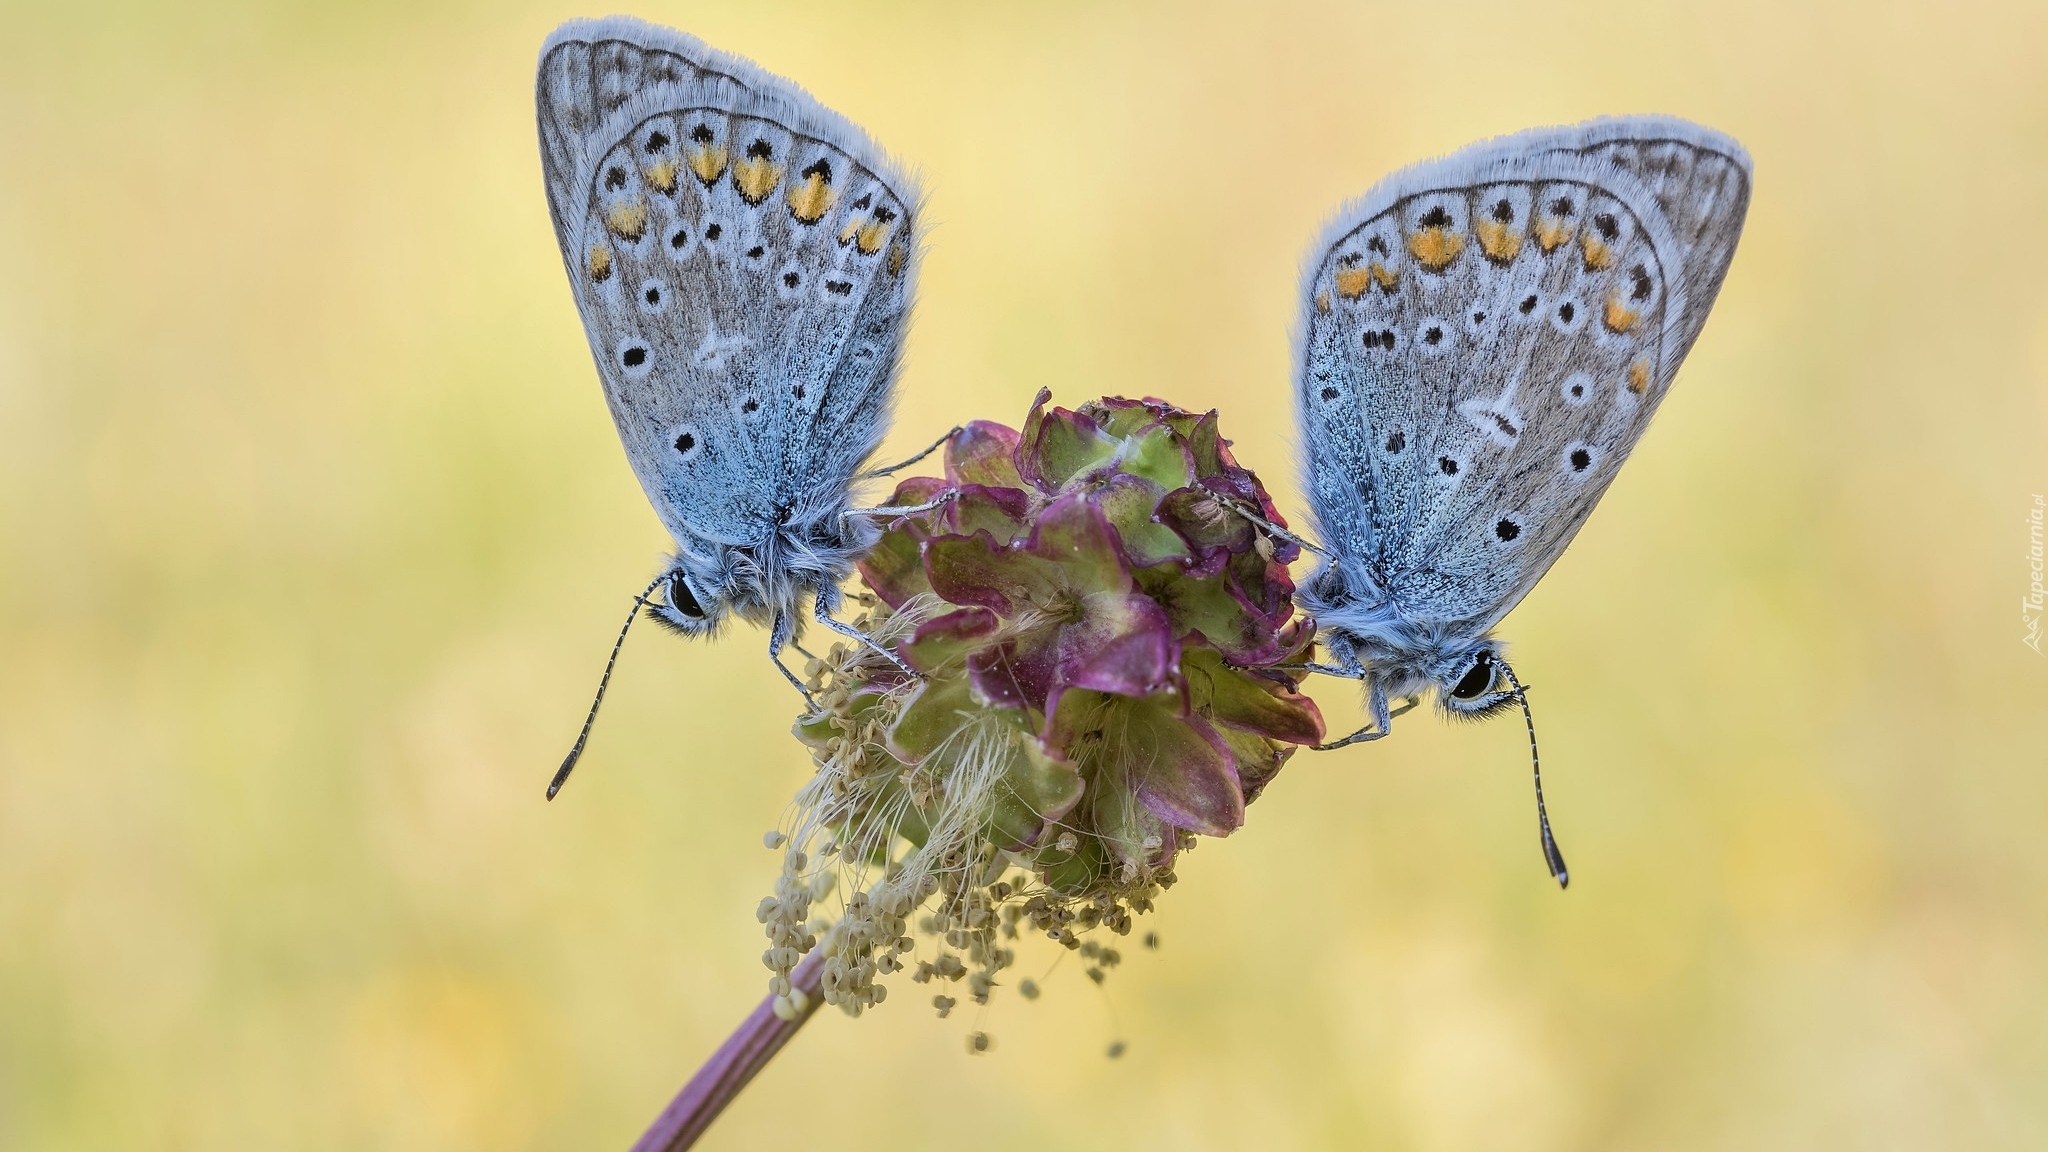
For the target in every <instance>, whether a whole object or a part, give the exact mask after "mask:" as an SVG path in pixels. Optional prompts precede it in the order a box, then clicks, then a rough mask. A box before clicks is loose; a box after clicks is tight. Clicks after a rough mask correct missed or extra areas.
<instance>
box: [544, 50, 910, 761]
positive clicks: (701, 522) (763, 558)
mask: <svg viewBox="0 0 2048 1152" xmlns="http://www.w3.org/2000/svg"><path fill="white" fill-rule="evenodd" d="M534 88H535V102H536V104H537V106H538V119H539V125H540V152H541V168H542V172H543V175H544V177H545V184H546V187H547V199H548V214H549V216H550V217H551V218H552V219H553V222H554V229H555V239H556V241H557V242H558V243H559V245H560V247H561V255H562V264H563V266H564V268H566V269H567V271H568V274H569V282H570V286H571V287H572V288H573V290H574V293H575V297H576V307H577V310H578V311H579V312H580V313H581V315H582V318H583V327H584V331H585V333H586V334H587V335H588V337H589V339H590V350H591V353H592V355H593V356H594V357H595V358H596V361H597V370H598V376H599V379H600V380H601V381H602V382H603V385H604V397H605V402H606V404H607V405H608V406H609V407H610V409H611V414H612V420H613V422H614V423H615V424H616V425H617V427H618V432H619V440H620V441H621V443H623V444H624V446H625V449H626V458H627V460H628V461H629V462H630V463H631V465H632V468H633V473H634V475H635V476H637V477H638V478H639V480H640V485H641V487H642V488H643V489H644V490H645V491H646V493H647V498H648V500H649V501H650V502H651V503H652V504H653V506H654V510H655V512H656V514H657V515H658V516H659V517H660V519H661V522H662V525H663V526H664V527H665V528H667V529H668V532H669V535H670V536H671V537H672V538H673V539H674V541H675V546H676V547H675V552H674V554H673V556H672V557H671V558H670V559H669V560H668V561H667V563H666V564H665V565H664V567H663V570H662V571H661V573H660V574H659V575H658V576H657V577H656V578H655V580H654V582H653V583H651V584H649V585H648V586H647V589H646V591H644V592H643V593H641V594H640V595H639V596H637V597H635V598H634V604H633V611H632V613H629V614H628V616H627V620H626V623H627V626H628V627H630V626H631V624H632V621H633V618H634V615H636V614H637V613H638V612H639V611H640V610H641V609H642V608H643V607H644V608H646V609H647V610H648V611H649V612H650V613H651V614H652V615H653V616H654V618H655V619H656V620H657V621H659V622H661V623H663V624H665V625H667V626H668V627H670V628H671V629H673V630H675V631H677V632H681V633H683V634H685V635H689V636H702V635H707V634H709V633H711V632H713V631H715V630H717V628H718V627H719V626H720V624H721V623H723V622H724V621H725V620H726V619H727V618H728V617H731V616H738V617H740V618H743V619H747V620H750V621H753V622H756V623H761V624H766V625H767V626H768V628H769V643H768V651H769V656H770V658H771V659H772V660H774V662H775V666H776V667H777V668H778V669H780V670H781V671H782V674H783V675H784V676H785V677H787V678H788V679H789V681H790V682H791V683H792V684H795V685H796V687H797V689H798V691H804V685H803V683H802V682H801V681H799V680H798V679H797V678H796V677H795V676H794V675H793V674H792V673H790V671H789V670H788V669H787V668H786V667H784V666H783V664H782V662H781V660H780V655H781V652H782V649H783V647H784V645H785V644H787V643H789V642H790V641H791V640H792V638H793V635H794V632H795V630H796V628H797V625H798V622H799V620H800V619H801V617H800V615H799V611H800V608H801V606H802V603H803V601H804V600H805V599H809V600H810V601H811V602H812V606H813V609H814V615H815V617H816V619H817V620H818V621H819V622H820V623H822V624H824V625H825V626H826V627H828V628H831V629H832V630H833V631H836V632H839V633H841V634H844V635H848V636H851V637H854V638H856V639H857V640H860V641H862V642H868V641H867V637H865V636H864V635H863V634H862V633H860V632H859V630H857V629H855V628H853V627H852V626H851V625H848V624H845V623H842V622H840V621H839V620H837V619H835V618H834V617H833V615H832V613H833V612H834V611H835V610H836V609H837V607H838V605H839V601H840V593H839V584H840V582H841V581H842V580H844V579H845V578H846V577H847V576H848V575H849V574H850V573H851V571H852V569H853V565H854V562H855V561H856V560H857V559H858V558H859V557H860V556H861V554H862V553H864V552H865V551H867V549H868V548H870V547H871V546H872V545H873V544H874V542H875V540H876V538H877V537H878V535H879V530H878V528H877V527H876V526H875V524H874V522H873V521H874V517H875V516H877V515H883V514H887V515H902V514H906V513H909V512H913V511H919V509H906V508H890V509H886V510H883V509H856V508H853V507H852V502H853V490H854V487H855V485H856V484H857V483H858V482H859V481H861V480H863V479H867V478H870V477H873V476H880V475H885V474H887V473H889V472H893V471H895V470H896V469H897V468H901V467H905V466H907V465H908V464H910V463H914V462H915V460H916V459H919V458H921V456H922V454H920V457H913V458H912V459H911V460H908V461H905V462H904V463H903V464H899V465H896V466H895V467H893V468H885V469H877V470H872V471H863V468H864V466H865V464H866V462H867V460H868V457H869V456H870V455H871V454H872V453H873V452H874V451H875V448H876V447H877V445H878V444H879V443H880V442H881V439H882V436H883V433H884V432H885V431H886V430H887V427H888V421H889V409H890V400H891V395H892V392H893V389H894V385H895V379H896V374H897V366H898V362H899V359H900V356H901V351H902V345H903V335H904V329H905V325H906V320H907V317H908V314H909V311H910V304H911V295H912V285H913V282H914V280H915V275H916V269H917V259H918V239H919V237H918V230H917V217H918V205H919V198H918V190H917V186H916V183H915V182H914V181H913V180H912V179H911V177H910V176H909V175H908V174H907V173H906V172H904V171H903V170H902V169H901V168H900V167H898V166H897V165H895V164H894V163H892V162H891V161H890V160H889V159H888V158H887V157H886V156H885V155H884V154H883V152H882V149H881V148H880V147H879V146H877V145H876V144H875V142H874V141H873V140H871V139H869V138H868V136H867V134H866V133H864V132H862V131H861V130H860V129H859V128H857V127H855V126H854V125H853V124H852V123H850V122H848V121H847V120H845V119H843V118H841V117H840V116H838V115H837V114H835V113H833V112H832V111H830V110H829V109H827V108H825V107H824V106H822V105H820V104H819V103H818V102H817V101H816V100H814V99H812V98H811V97H810V96H809V95H808V94H807V93H805V92H804V91H803V89H801V88H799V87H798V86H797V85H795V84H794V83H791V82H790V81H788V80H784V79H782V78H781V77H778V76H774V75H771V74H769V73H767V72H765V71H763V70H762V69H760V68H758V67H756V66H755V65H753V64H752V63H750V62H748V61H746V60H743V59H741V58H739V57H737V56H732V55H729V54H727V53H724V52H720V51H717V50H715V49H713V48H710V47H708V46H707V45H705V44H704V43H703V42H701V41H699V40H697V39H696V38H695V37H692V36H689V35H687V34H684V33H682V32H677V31H674V30H671V29H667V28H662V27H658V26H655V25H652V24H647V23H643V22H641V21H638V20H634V19H631V18H627V17H611V18H607V19H604V20H595V21H585V20H579V21H572V22H570V23H567V24H564V25H562V26H561V27H560V28H558V29H556V30H555V32H554V33H553V34H552V35H550V36H549V37H548V38H547V41H546V43H545V44H544V45H543V46H542V48H541V53H540V66H539V73H538V77H537V79H536V81H535V85H534ZM943 442H944V441H943V439H942V440H941V443H943ZM936 447H937V445H934V448H936ZM929 451H930V449H927V452H929ZM657 591H659V592H660V597H659V598H658V599H657V598H656V592H657ZM624 640H625V630H624V629H621V631H620V633H619V641H618V643H615V644H614V645H613V647H612V660H611V661H608V662H607V663H606V665H605V673H604V679H603V680H601V681H600V682H599V687H598V696H597V700H596V701H594V702H593V703H592V705H591V710H590V714H589V718H588V719H587V720H586V721H585V723H584V727H583V732H582V734H581V735H579V736H578V738H577V741H576V745H575V747H574V748H573V749H572V750H571V752H570V754H569V757H568V759H566V760H565V761H564V762H563V764H562V768H561V771H560V772H558V773H557V774H556V777H555V780H554V782H553V783H552V784H551V785H550V787H549V789H548V795H549V796H550V797H553V796H554V794H555V792H556V791H557V790H559V788H560V787H561V784H562V781H563V780H564V779H566V778H567V776H568V774H569V771H570V769H571V768H572V767H573V766H574V765H575V762H576V760H577V758H578V756H580V755H581V753H582V750H583V747H584V743H585V741H586V740H587V738H588V737H589V734H590V725H591V723H592V722H594V721H595V719H596V716H597V707H598V704H599V703H601V702H602V701H603V698H604V687H605V685H606V684H608V683H609V681H610V678H611V670H612V667H613V664H614V663H615V662H616V660H617V658H618V652H619V644H622V643H623V642H624ZM885 654H886V653H885ZM806 695H807V696H808V693H807V692H806Z"/></svg>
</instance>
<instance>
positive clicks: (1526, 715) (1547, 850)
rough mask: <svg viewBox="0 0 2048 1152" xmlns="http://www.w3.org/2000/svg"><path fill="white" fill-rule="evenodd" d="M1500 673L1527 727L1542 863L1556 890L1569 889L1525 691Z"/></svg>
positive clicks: (1503, 667)
mask: <svg viewBox="0 0 2048 1152" xmlns="http://www.w3.org/2000/svg"><path fill="white" fill-rule="evenodd" d="M1500 670H1501V671H1503V672H1505V673H1507V676H1508V683H1510V684H1512V685H1514V686H1515V700H1516V702H1517V703H1519V704H1521V706H1522V721H1523V723H1525V724H1527V725H1528V726H1529V771H1530V772H1531V773H1533V774H1534V775H1535V777H1536V824H1537V826H1538V827H1539V828H1541V829H1542V830H1543V862H1544V863H1545V864H1548V865H1549V866H1550V874H1551V875H1552V876H1554V877H1556V878H1557V886H1558V887H1559V888H1569V887H1571V883H1572V874H1571V873H1570V872H1568V871H1566V870H1565V866H1564V853H1562V852H1559V851H1558V850H1557V837H1555V836H1552V835H1551V834H1550V812H1549V811H1548V810H1547V809H1545V808H1544V806H1543V759H1542V757H1540V756H1538V755H1537V754H1536V717H1535V716H1534V715H1533V714H1531V713H1530V711H1529V690H1528V689H1527V688H1524V687H1522V682H1521V681H1520V680H1517V679H1515V670H1514V669H1513V668H1510V667H1508V666H1507V665H1506V664H1505V663H1503V664H1501V666H1500Z"/></svg>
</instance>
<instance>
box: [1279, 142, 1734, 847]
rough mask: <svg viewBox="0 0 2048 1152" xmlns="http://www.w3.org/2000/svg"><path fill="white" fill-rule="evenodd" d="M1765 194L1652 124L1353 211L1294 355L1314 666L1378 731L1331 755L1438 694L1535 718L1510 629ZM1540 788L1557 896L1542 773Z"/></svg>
mask: <svg viewBox="0 0 2048 1152" xmlns="http://www.w3.org/2000/svg"><path fill="white" fill-rule="evenodd" d="M1749 196H1750V161H1749V156H1748V154H1747V153H1746V152H1744V151H1743V149H1742V147H1741V145H1739V144H1737V143H1735V141H1733V140H1731V139H1729V138H1728V137H1726V136H1723V135H1721V134H1719V133H1717V132H1713V131H1711V130H1708V129H1705V128H1702V127H1699V126H1698V125H1695V124H1690V123H1687V122H1686V121H1683V120H1678V119H1674V118H1670V117H1634V118H1625V119H1602V120H1594V121H1591V122H1588V123H1585V124H1581V125H1578V126H1575V127H1569V128H1544V129H1536V130H1533V131H1528V132H1522V133H1518V134H1516V135H1512V136H1505V137H1501V138H1499V139H1495V140H1491V141H1487V142H1484V143H1480V144H1475V145H1472V146H1470V147H1467V148H1465V149H1463V150H1461V151H1459V152H1456V153H1453V154H1452V155H1450V156H1447V157H1443V158H1441V159H1437V160H1431V161H1427V162H1424V163H1421V164H1417V165H1414V166H1413V167H1410V168H1407V169H1404V170H1402V171H1400V172H1396V173H1394V174H1393V175H1391V176H1389V177H1387V178H1386V179H1385V180H1382V181H1381V182H1380V183H1379V184H1377V185H1375V186H1374V187H1373V188H1372V189H1371V190H1370V191H1368V192H1367V193H1366V194H1365V195H1364V196H1363V197H1362V198H1360V199H1359V200H1357V201H1355V202H1353V203H1352V204H1350V205H1348V206H1346V207H1345V208H1344V209H1343V210H1342V211H1340V212H1339V214H1338V215H1337V217H1336V219H1335V220H1334V222H1333V223H1332V224H1331V225H1330V226H1329V227H1328V229H1327V230H1326V231H1325V233H1324V235H1323V238H1322V240H1321V241H1320V242H1319V243H1318V244H1317V245H1316V246H1315V247H1314V248H1313V249H1312V250H1311V255H1310V260H1309V263H1308V266H1307V268H1306V270H1305V273H1304V282H1303V313H1302V320H1301V323H1300V326H1299V328H1298V329H1297V338H1296V347H1295V356H1294V359H1295V369H1296V372H1297V376H1296V388H1295V401H1296V406H1297V412H1298V414H1299V418H1300V422H1301V433H1302V441H1303V446H1304V451H1305V456H1306V464H1307V477H1306V480H1307V483H1306V489H1307V493H1308V498H1309V502H1310V507H1311V510H1312V512H1313V516H1314V522H1315V525H1316V527H1317V530H1318V533H1319V535H1320V536H1321V538H1322V542H1323V544H1322V547H1321V548H1320V549H1317V551H1319V552H1320V553H1321V555H1322V560H1321V563H1320V564H1319V565H1318V566H1317V568H1316V570H1315V572H1314V574H1313V575H1311V576H1310V578H1309V579H1308V581H1307V582H1306V584H1304V586H1303V588H1302V591H1301V594H1300V600H1301V603H1302V605H1303V606H1304V608H1305V609H1306V610H1307V611H1308V612H1310V613H1312V614H1313V615H1314V616H1315V618H1316V620H1317V621H1318V624H1319V626H1320V635H1321V637H1322V641H1323V644H1324V645H1325V647H1326V648H1327V650H1328V652H1329V659H1330V663H1327V664H1321V665H1316V666H1314V669H1315V670H1316V671H1318V672H1324V673H1328V674H1331V675H1336V676H1344V677H1349V678H1352V679H1357V680H1361V681H1363V682H1364V683H1365V686H1366V698H1367V706H1368V708H1369V710H1370V711H1371V714H1372V723H1371V724H1370V725H1369V726H1368V727H1366V728H1363V729H1360V730H1359V731H1358V732H1355V733H1353V734H1351V735H1350V736H1347V737H1345V738H1343V739H1341V740H1338V741H1335V742H1333V743H1331V744H1329V745H1326V746H1325V747H1329V748H1335V747H1342V746H1344V745H1346V744H1351V743H1354V742H1356V741H1360V740H1373V739H1378V738H1379V737H1382V736H1385V735H1386V734H1387V732H1388V730H1389V728H1390V727H1391V724H1392V719H1393V717H1394V716H1395V715H1398V714H1399V713H1401V712H1405V711H1407V710H1408V709H1410V708H1413V707H1414V706H1415V705H1416V703H1417V702H1418V701H1419V698H1420V696H1421V694H1422V693H1423V692H1425V691H1426V690H1429V689H1434V690H1435V693H1436V697H1437V699H1438V701H1439V702H1440V704H1441V707H1442V708H1443V709H1444V710H1445V711H1446V712H1447V713H1449V714H1452V715H1464V716H1486V715H1491V714H1493V713H1496V712H1498V711H1500V710H1503V709H1507V708H1511V707H1513V706H1515V705H1516V704H1520V705H1521V706H1522V708H1523V711H1524V718H1525V719H1528V715H1527V708H1528V703H1527V700H1526V697H1525V691H1526V690H1525V687H1524V686H1523V685H1522V683H1521V682H1520V680H1518V679H1517V678H1516V676H1515V673H1514V670H1513V669H1512V668H1511V667H1509V665H1508V663H1507V662H1506V661H1505V660H1504V659H1503V658H1502V655H1503V645H1502V644H1501V642H1500V641H1499V640H1498V639H1496V638H1495V637H1494V635H1493V628H1494V626H1495V625H1496V624H1497V623H1498V622H1499V621H1500V619H1501V618H1502V617H1503V616H1505V615H1506V614H1507V613H1508V611H1509V610H1510V609H1512V608H1513V607H1514V606H1515V605H1516V604H1517V603H1518V602H1520V600H1521V599H1522V597H1523V596H1524V595H1526V594H1527V593H1528V591H1529V589H1530V588H1531V587H1533V586H1534V585H1535V583H1536V581H1537V580H1539V579H1540V578H1541V577H1542V576H1543V573H1544V572H1545V571H1547V570H1548V569H1549V567H1550V565H1551V563H1552V562H1553V561H1555V560H1556V559H1557V557H1558V555H1559V554H1560V553H1562V552H1563V551H1564V549H1565V546H1566V545H1567V544H1569V543H1570V542H1571V539H1572V536H1573V535H1574V534H1576V533H1577V532H1578V530H1579V526H1580V525H1581V524H1583V523H1584V522H1585V519H1586V516H1587V514H1588V513H1590V512H1591V511H1592V510H1593V506H1594V504H1596V503H1598V502H1599V499H1600V496H1601V494H1602V493H1603V492H1605V491H1606V490H1607V486H1608V484H1609V483H1611V482H1612V481H1613V479H1614V476H1615V472H1616V471H1617V470H1618V469H1619V468H1620V467H1621V463H1622V461H1623V460H1625V459H1627V458H1628V454H1629V452H1630V451H1631V450H1632V449H1633V448H1634V447H1635V445H1636V442H1637V441H1638V440H1639V439H1640V438H1641V437H1642V434H1643V431H1644V429H1645V428H1647V427H1648V426H1649V423H1650V417H1651V416H1652V415H1653V414H1654V413H1655V412H1656V410H1657V405H1658V403H1659V402H1660V401H1661V400H1662V399H1663V398H1664V394H1665V392H1666V391H1668V390H1669V388H1670V387H1671V383H1672V380H1673V377H1674V376H1675V375H1676V373H1677V371H1678V366H1679V364H1680V362H1681V361H1683V360H1684V358H1685V355H1686V352H1687V351H1688V350H1690V349H1691V347H1692V344H1693V341H1694V340H1695V339H1696V338H1697V337H1698V336H1699V333H1700V328H1701V326H1702V325H1703V324H1704V323H1705V322H1706V318H1707V312H1708V310H1709V309H1710V308H1711V307H1712V306H1713V303H1714V297H1715V295H1716V293H1717V292H1718V291H1719V290H1720V287H1721V280H1722V277H1723V276H1725V275H1726V273H1727V271H1728V264H1729V261H1730V259H1731V258H1732V257H1733V256H1734V254H1735V245H1736V241H1737V240H1738V239H1739V237H1740V236H1741V232H1742V222H1743V216H1744V213H1745V212H1746V210H1747V208H1748V206H1749ZM1395 701H1402V702H1403V703H1402V704H1401V705H1400V706H1399V707H1395V706H1394V703H1393V702H1395ZM1529 737H1530V751H1531V755H1532V758H1533V757H1534V754H1535V725H1534V723H1533V721H1531V722H1530V724H1529ZM1536 788H1537V793H1536V795H1537V810H1538V816H1539V823H1540V830H1541V842H1542V847H1543V852H1544V858H1545V861H1546V862H1547V863H1548V864H1549V866H1550V869H1551V872H1552V874H1553V875H1554V876H1555V877H1556V878H1557V880H1558V882H1559V883H1560V884H1564V883H1567V882H1568V879H1569V874H1568V872H1567V871H1566V869H1565V864H1564V858H1563V856H1562V854H1561V853H1559V852H1558V849H1557V844H1556V841H1555V839H1554V837H1553V836H1552V835H1551V831H1550V821H1549V816H1548V814H1547V813H1546V812H1545V811H1544V810H1543V806H1542V800H1543V793H1542V777H1541V775H1540V769H1539V774H1538V775H1537V780H1536Z"/></svg>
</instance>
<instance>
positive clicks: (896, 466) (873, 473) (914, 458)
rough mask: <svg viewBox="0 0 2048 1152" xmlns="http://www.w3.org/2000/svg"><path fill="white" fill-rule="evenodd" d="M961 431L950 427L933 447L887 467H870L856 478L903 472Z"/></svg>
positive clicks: (867, 478)
mask: <svg viewBox="0 0 2048 1152" xmlns="http://www.w3.org/2000/svg"><path fill="white" fill-rule="evenodd" d="M959 432H960V429H959V427H958V426H955V427H953V428H949V429H947V430H946V434H945V435H944V436H941V437H939V438H938V439H937V440H934V441H932V443H931V447H929V448H926V449H925V450H924V451H922V452H919V453H918V454H917V455H915V456H912V457H911V458H910V459H908V460H905V461H903V462H902V463H900V464H891V465H889V466H888V467H887V468H874V469H870V470H868V471H866V472H863V473H861V474H860V475H858V476H855V477H854V479H855V480H873V479H875V478H876V477H878V476H887V475H890V474H891V473H895V472H901V471H903V470H904V469H905V468H908V467H910V466H911V465H912V464H915V463H917V462H918V461H919V460H922V459H924V458H925V457H927V456H929V455H931V454H932V453H934V452H937V451H938V450H939V449H940V447H942V446H943V445H944V444H945V443H946V441H948V440H951V439H952V438H953V437H954V436H956V435H958V434H959Z"/></svg>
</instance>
